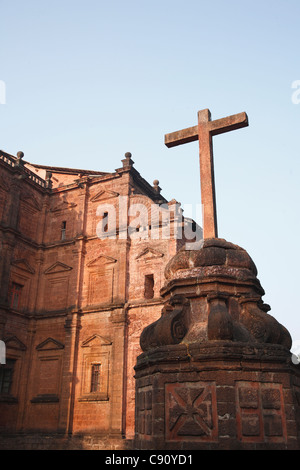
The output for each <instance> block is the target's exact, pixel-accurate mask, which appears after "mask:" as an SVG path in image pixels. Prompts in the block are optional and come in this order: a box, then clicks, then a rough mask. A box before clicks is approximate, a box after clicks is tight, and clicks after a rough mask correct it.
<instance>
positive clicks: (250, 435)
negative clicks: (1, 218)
mask: <svg viewBox="0 0 300 470" xmlns="http://www.w3.org/2000/svg"><path fill="white" fill-rule="evenodd" d="M299 405H300V370H299V366H295V365H294V364H293V363H292V362H291V360H290V354H289V353H288V352H287V351H286V349H285V348H284V347H282V346H279V345H249V344H244V343H231V342H207V343H199V344H193V345H190V346H187V345H186V344H178V345H168V346H161V347H159V348H156V349H153V350H152V351H150V352H146V353H143V354H142V355H141V356H139V357H138V361H137V365H136V439H135V447H136V448H137V449H151V450H155V449H156V450H177V451H178V450H194V449H202V450H208V449H212V450H219V449H220V450H221V449H236V450H237V449H244V450H258V449H270V450H271V449H300V440H299V437H300V406H299Z"/></svg>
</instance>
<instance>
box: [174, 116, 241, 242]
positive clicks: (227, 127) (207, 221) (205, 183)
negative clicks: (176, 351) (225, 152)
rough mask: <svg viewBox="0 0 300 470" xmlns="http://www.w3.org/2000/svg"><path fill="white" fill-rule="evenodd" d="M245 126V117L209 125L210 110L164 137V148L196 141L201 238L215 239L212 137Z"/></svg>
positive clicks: (216, 235) (216, 231)
mask: <svg viewBox="0 0 300 470" xmlns="http://www.w3.org/2000/svg"><path fill="white" fill-rule="evenodd" d="M246 126H248V117H247V114H246V113H240V114H234V115H233V116H228V117H226V118H222V119H217V120H215V121H211V113H210V111H209V109H203V110H202V111H199V112H198V125H197V126H194V127H189V128H187V129H182V130H181V131H177V132H172V133H171V134H166V135H165V144H166V146H167V147H175V146H177V145H181V144H186V143H188V142H194V141H195V140H199V156H200V184H201V202H202V215H203V238H218V224H217V209H216V196H215V178H214V162H213V145H212V137H213V136H214V135H218V134H223V133H225V132H229V131H233V130H235V129H240V128H242V127H246Z"/></svg>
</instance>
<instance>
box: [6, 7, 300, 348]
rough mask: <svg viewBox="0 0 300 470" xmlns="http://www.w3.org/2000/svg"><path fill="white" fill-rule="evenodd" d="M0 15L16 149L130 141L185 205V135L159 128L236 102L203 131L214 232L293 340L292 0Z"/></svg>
mask: <svg viewBox="0 0 300 470" xmlns="http://www.w3.org/2000/svg"><path fill="white" fill-rule="evenodd" d="M0 17H1V39H0V65H1V68H0V81H1V83H2V85H3V83H4V84H5V87H6V93H5V100H4V99H3V91H2V99H1V88H0V103H2V104H0V136H1V137H0V148H1V149H2V150H5V151H7V152H9V153H12V154H16V153H17V152H18V151H19V150H22V151H23V152H24V153H25V159H26V160H27V161H29V162H32V163H40V164H46V165H53V166H64V167H66V166H69V167H76V168H84V169H92V170H100V171H114V170H115V169H116V168H118V167H120V166H121V161H120V160H121V159H122V158H123V157H124V153H125V152H128V151H130V152H131V153H132V158H133V160H134V161H135V168H136V169H137V170H138V171H139V172H140V173H141V175H142V176H143V177H144V178H145V179H147V180H148V181H149V182H150V183H152V181H153V180H154V179H158V180H159V181H160V186H161V187H162V193H163V195H164V196H165V197H166V198H167V199H172V198H175V199H176V200H177V201H180V202H181V203H182V205H183V207H186V208H187V207H188V205H190V204H191V205H192V206H193V207H194V208H195V207H196V204H199V203H201V200H200V183H199V179H200V177H199V161H198V143H197V142H195V143H190V144H187V145H184V146H180V147H176V148H173V149H168V148H167V147H165V145H164V134H165V133H168V132H172V131H176V130H179V129H182V128H185V127H189V126H194V125H196V123H197V111H198V110H201V109H205V108H209V109H210V111H211V113H212V118H213V119H218V118H221V117H225V116H228V115H231V114H235V113H239V112H242V111H245V112H247V114H248V117H249V124H250V125H249V127H248V128H245V129H240V130H238V131H235V132H230V133H228V134H223V135H220V136H216V137H214V156H215V174H216V186H217V208H218V225H219V236H220V237H221V238H225V239H227V240H228V241H231V242H233V243H236V244H238V245H240V246H242V247H243V248H245V249H246V250H247V251H248V252H249V254H250V255H251V256H252V258H253V260H254V262H255V263H256V265H257V268H258V272H259V279H260V281H261V283H262V286H263V287H264V289H265V291H266V295H265V297H264V300H265V302H266V303H269V304H270V305H271V307H272V310H271V312H270V313H271V314H272V315H273V316H274V317H275V318H276V319H277V320H278V321H280V322H281V323H283V324H284V325H285V326H286V327H287V328H288V329H289V331H290V332H291V334H292V337H293V340H294V341H296V340H300V322H299V300H298V299H299V298H298V289H299V290H300V288H299V280H300V279H299V270H300V256H299V247H298V242H297V240H299V239H298V237H299V202H300V198H299V170H300V159H299V154H300V141H299V125H300V92H299V93H298V94H297V89H293V88H292V84H293V83H294V82H296V81H297V80H300V62H299V52H300V46H299V44H300V37H299V36H300V35H299V30H300V28H299V18H300V2H299V0H280V1H279V0H260V1H258V0H252V1H251V2H249V1H244V0H227V1H225V0H215V1H213V2H207V1H204V0H184V1H178V0H159V1H158V0H151V1H146V0H139V1H136V0H127V1H124V0H122V1H121V0H110V1H103V0H85V1H81V0H80V1H79V0H59V1H58V0H51V1H49V0H47V1H46V0H26V2H25V1H24V0H9V1H8V0H0ZM296 85H297V83H296ZM298 88H299V89H300V82H299V84H298ZM2 90H3V87H2ZM3 101H5V103H3ZM298 101H299V103H298ZM186 213H187V214H188V211H186ZM188 215H190V214H188ZM191 215H193V214H191Z"/></svg>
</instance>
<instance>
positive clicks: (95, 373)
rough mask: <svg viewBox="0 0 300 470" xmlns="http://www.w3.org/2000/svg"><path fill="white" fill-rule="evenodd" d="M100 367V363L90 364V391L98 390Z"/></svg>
mask: <svg viewBox="0 0 300 470" xmlns="http://www.w3.org/2000/svg"><path fill="white" fill-rule="evenodd" d="M100 367H101V364H92V376H91V392H99V391H100Z"/></svg>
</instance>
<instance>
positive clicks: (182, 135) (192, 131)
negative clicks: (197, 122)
mask: <svg viewBox="0 0 300 470" xmlns="http://www.w3.org/2000/svg"><path fill="white" fill-rule="evenodd" d="M198 138H199V136H198V126H194V127H188V128H187V129H182V130H181V131H176V132H171V134H166V135H165V145H166V146H167V147H168V148H170V147H176V145H181V144H187V143H188V142H194V141H195V140H198Z"/></svg>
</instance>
